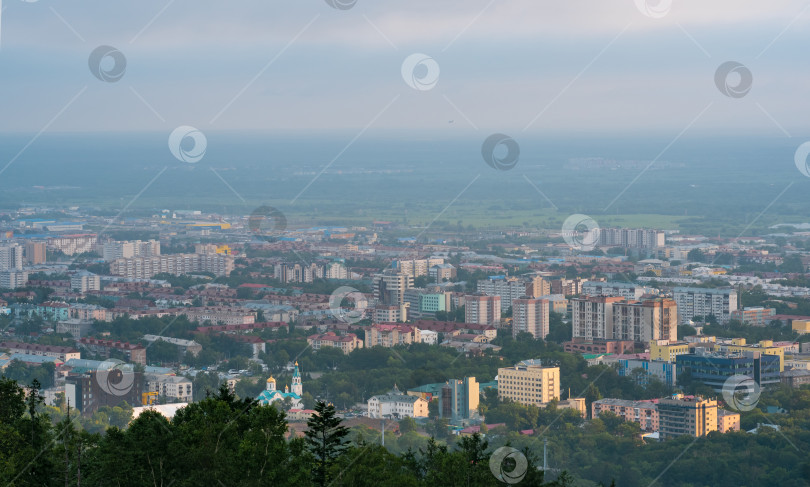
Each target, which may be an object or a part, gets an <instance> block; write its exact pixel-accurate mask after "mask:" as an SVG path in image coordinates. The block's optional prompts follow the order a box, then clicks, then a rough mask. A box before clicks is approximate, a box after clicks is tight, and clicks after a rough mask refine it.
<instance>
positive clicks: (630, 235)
mask: <svg viewBox="0 0 810 487" xmlns="http://www.w3.org/2000/svg"><path fill="white" fill-rule="evenodd" d="M664 245H665V237H664V232H662V231H661V230H649V229H639V228H602V229H600V230H599V246H600V247H626V248H631V249H649V250H654V249H657V248H659V247H663V246H664Z"/></svg>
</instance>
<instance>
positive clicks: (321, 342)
mask: <svg viewBox="0 0 810 487" xmlns="http://www.w3.org/2000/svg"><path fill="white" fill-rule="evenodd" d="M307 343H308V344H309V345H310V346H311V347H312V349H313V350H320V349H321V348H322V347H334V348H337V349H339V350H340V351H341V352H343V354H344V355H348V354H350V353H352V352H353V351H355V350H356V349H358V348H363V340H360V339H359V338H357V335H355V334H354V333H347V334H345V335H338V334H337V333H335V332H333V331H330V332H328V333H324V334H322V335H310V336H308V337H307Z"/></svg>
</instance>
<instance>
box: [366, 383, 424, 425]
mask: <svg viewBox="0 0 810 487" xmlns="http://www.w3.org/2000/svg"><path fill="white" fill-rule="evenodd" d="M368 417H369V418H378V419H379V418H395V419H399V418H406V417H408V418H427V417H428V402H427V399H424V398H423V397H420V396H410V395H408V394H403V393H402V392H400V390H399V389H398V388H397V386H396V385H394V388H393V389H392V390H391V391H390V392H389V393H388V394H382V395H379V396H371V398H369V400H368Z"/></svg>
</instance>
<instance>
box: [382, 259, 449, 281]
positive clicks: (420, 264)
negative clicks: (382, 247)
mask: <svg viewBox="0 0 810 487" xmlns="http://www.w3.org/2000/svg"><path fill="white" fill-rule="evenodd" d="M442 264H444V259H443V258H441V257H431V258H428V259H410V260H396V261H394V263H393V265H392V267H393V268H394V269H396V270H397V271H398V272H401V273H403V274H405V275H407V276H410V277H414V278H416V277H419V276H427V275H428V274H429V273H430V268H431V267H434V266H438V265H442Z"/></svg>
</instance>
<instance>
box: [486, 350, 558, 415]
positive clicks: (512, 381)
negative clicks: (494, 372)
mask: <svg viewBox="0 0 810 487" xmlns="http://www.w3.org/2000/svg"><path fill="white" fill-rule="evenodd" d="M498 398H499V399H502V400H503V399H511V400H513V401H515V402H519V403H520V404H524V405H533V406H542V405H545V404H546V403H548V402H549V401H551V400H552V399H559V398H560V368H559V367H548V366H544V365H543V364H542V363H541V362H540V361H539V360H524V361H522V362H519V363H518V364H517V365H515V366H514V367H506V368H500V369H498Z"/></svg>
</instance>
